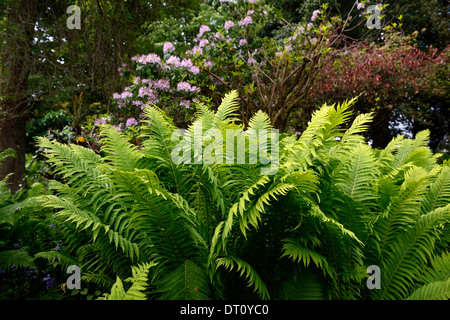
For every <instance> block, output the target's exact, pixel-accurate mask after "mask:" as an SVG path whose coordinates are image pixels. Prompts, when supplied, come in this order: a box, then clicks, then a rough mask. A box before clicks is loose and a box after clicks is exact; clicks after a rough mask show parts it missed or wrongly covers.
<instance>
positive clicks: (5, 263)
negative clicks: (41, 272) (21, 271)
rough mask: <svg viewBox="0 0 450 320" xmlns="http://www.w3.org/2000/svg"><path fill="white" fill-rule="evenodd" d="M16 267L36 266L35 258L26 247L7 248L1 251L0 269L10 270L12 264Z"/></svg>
mask: <svg viewBox="0 0 450 320" xmlns="http://www.w3.org/2000/svg"><path fill="white" fill-rule="evenodd" d="M13 265H14V266H15V267H16V268H23V267H33V268H36V264H35V263H34V258H33V257H32V256H31V255H30V254H29V253H28V252H27V251H26V248H20V249H18V250H5V251H1V252H0V269H2V270H9V269H10V268H11V266H13Z"/></svg>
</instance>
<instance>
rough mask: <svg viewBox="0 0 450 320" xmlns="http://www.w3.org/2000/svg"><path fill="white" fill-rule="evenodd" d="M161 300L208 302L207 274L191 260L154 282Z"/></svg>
mask: <svg viewBox="0 0 450 320" xmlns="http://www.w3.org/2000/svg"><path fill="white" fill-rule="evenodd" d="M155 285H156V286H157V288H158V289H157V290H155V293H161V294H162V295H161V298H160V299H161V300H209V299H210V298H209V296H210V294H211V292H210V288H209V282H208V277H207V272H206V270H204V269H203V268H201V267H200V266H198V265H197V264H196V263H194V262H193V261H191V260H186V261H185V262H184V263H183V264H182V265H181V266H179V267H178V268H177V269H176V270H174V271H172V272H171V273H169V274H167V275H166V276H165V277H163V278H162V279H159V280H158V281H157V282H155Z"/></svg>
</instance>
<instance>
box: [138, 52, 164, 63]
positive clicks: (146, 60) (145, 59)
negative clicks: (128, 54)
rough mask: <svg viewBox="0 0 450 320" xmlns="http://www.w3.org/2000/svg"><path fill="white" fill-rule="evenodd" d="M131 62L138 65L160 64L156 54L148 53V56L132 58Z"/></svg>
mask: <svg viewBox="0 0 450 320" xmlns="http://www.w3.org/2000/svg"><path fill="white" fill-rule="evenodd" d="M132 60H134V61H137V62H139V63H140V64H147V63H154V64H161V58H160V57H159V56H158V55H157V54H156V53H150V54H148V55H145V54H144V55H142V56H140V57H133V58H132Z"/></svg>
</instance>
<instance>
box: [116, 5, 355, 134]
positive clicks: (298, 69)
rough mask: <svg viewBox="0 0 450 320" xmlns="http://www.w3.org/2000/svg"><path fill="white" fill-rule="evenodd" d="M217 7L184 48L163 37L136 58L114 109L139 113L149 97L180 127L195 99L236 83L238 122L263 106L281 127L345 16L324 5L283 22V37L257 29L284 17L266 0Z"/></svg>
mask: <svg viewBox="0 0 450 320" xmlns="http://www.w3.org/2000/svg"><path fill="white" fill-rule="evenodd" d="M218 12H220V13H221V18H220V19H215V20H214V21H213V22H211V23H210V24H209V25H207V24H202V25H201V26H200V28H199V30H198V33H197V34H196V37H195V38H194V39H193V41H192V43H191V46H190V49H189V50H186V51H181V50H178V47H180V48H184V47H185V45H184V44H178V43H174V42H171V41H169V40H170V39H167V40H168V41H165V42H164V43H161V45H160V51H159V52H152V53H148V54H144V55H138V56H135V57H133V59H132V60H133V61H134V63H135V69H133V67H132V68H130V69H131V70H130V71H132V72H130V73H129V76H130V85H129V86H127V87H126V88H124V90H123V92H121V93H115V94H114V98H115V101H116V104H117V107H118V109H119V110H121V111H122V112H123V111H124V110H126V112H127V113H128V114H132V115H133V117H136V118H138V117H139V114H140V111H141V109H143V108H144V107H145V104H146V103H150V104H155V105H157V106H158V107H160V108H164V109H166V111H167V112H168V113H169V114H170V115H171V116H173V117H174V118H175V121H176V123H177V124H179V125H181V126H183V125H186V124H187V123H188V122H189V119H190V118H191V117H192V115H193V112H194V110H195V107H194V103H195V102H197V101H200V100H202V102H205V103H208V102H213V103H212V104H215V105H217V103H218V102H219V101H220V99H221V98H222V97H223V95H224V93H225V92H228V91H230V90H233V89H237V90H238V92H239V98H240V103H241V105H242V109H241V119H242V121H243V123H245V124H247V123H248V119H249V118H250V117H251V115H253V114H254V113H256V111H258V110H262V111H265V112H266V113H267V114H268V115H269V117H270V118H271V120H272V122H273V123H274V124H275V126H276V127H280V128H284V126H285V125H286V122H285V120H286V119H287V117H288V116H289V114H290V112H291V111H292V110H294V109H295V108H296V107H298V106H299V104H300V102H301V101H302V100H304V99H305V97H306V94H307V92H308V90H309V89H310V88H311V86H312V84H313V82H314V78H315V77H316V76H317V73H318V72H319V71H320V69H321V65H322V59H323V57H325V56H326V55H327V52H328V51H329V48H330V46H332V45H334V44H336V43H337V42H338V39H339V36H340V32H341V31H342V29H343V27H345V23H344V21H343V19H341V18H340V17H338V16H332V15H331V14H330V11H329V10H328V7H327V6H326V5H324V6H323V7H322V8H321V9H320V10H319V9H317V10H315V11H314V12H313V13H312V16H311V17H310V18H308V19H307V22H305V23H303V24H300V25H295V26H294V25H289V26H287V29H288V30H289V31H288V35H287V36H286V37H284V38H283V39H273V38H264V37H260V36H259V35H258V32H259V31H260V30H261V28H263V27H264V25H265V24H266V23H267V22H268V21H269V20H270V19H282V18H281V17H279V16H278V14H277V12H276V11H275V10H274V9H273V8H271V7H270V6H267V5H264V3H263V1H238V2H229V1H221V7H220V8H219V11H218ZM345 22H347V21H345ZM121 71H122V70H121ZM201 97H208V100H206V99H205V98H201Z"/></svg>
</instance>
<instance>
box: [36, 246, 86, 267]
mask: <svg viewBox="0 0 450 320" xmlns="http://www.w3.org/2000/svg"><path fill="white" fill-rule="evenodd" d="M34 258H35V259H37V258H43V259H46V260H50V261H56V262H58V263H59V264H61V267H62V268H63V269H64V270H66V269H67V267H68V266H71V265H77V264H78V261H77V260H76V259H74V258H73V257H72V256H70V255H69V254H67V253H66V252H60V251H56V250H51V251H42V252H38V253H36V254H35V255H34Z"/></svg>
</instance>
